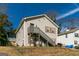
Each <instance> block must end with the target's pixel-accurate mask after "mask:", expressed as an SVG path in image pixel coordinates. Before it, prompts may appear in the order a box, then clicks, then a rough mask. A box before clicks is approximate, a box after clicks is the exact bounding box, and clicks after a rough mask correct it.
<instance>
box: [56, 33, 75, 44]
mask: <svg viewBox="0 0 79 59" xmlns="http://www.w3.org/2000/svg"><path fill="white" fill-rule="evenodd" d="M74 39H75V37H74V33H70V34H67V38H66V35H61V36H58V37H57V43H62V44H63V45H74Z"/></svg>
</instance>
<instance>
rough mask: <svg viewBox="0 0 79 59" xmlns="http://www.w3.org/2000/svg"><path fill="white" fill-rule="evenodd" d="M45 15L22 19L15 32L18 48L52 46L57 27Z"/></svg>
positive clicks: (54, 41)
mask: <svg viewBox="0 0 79 59" xmlns="http://www.w3.org/2000/svg"><path fill="white" fill-rule="evenodd" d="M53 20H54V17H53V19H50V18H49V17H48V16H47V15H46V14H42V15H36V16H31V17H25V18H23V20H22V22H21V23H20V25H19V28H18V29H17V31H16V44H17V45H18V46H54V45H55V44H56V39H57V36H58V27H59V26H58V25H57V24H56V23H55V22H54V21H53Z"/></svg>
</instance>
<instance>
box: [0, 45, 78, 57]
mask: <svg viewBox="0 0 79 59" xmlns="http://www.w3.org/2000/svg"><path fill="white" fill-rule="evenodd" d="M0 53H6V54H8V55H9V56H79V50H76V49H68V48H59V47H2V46H0Z"/></svg>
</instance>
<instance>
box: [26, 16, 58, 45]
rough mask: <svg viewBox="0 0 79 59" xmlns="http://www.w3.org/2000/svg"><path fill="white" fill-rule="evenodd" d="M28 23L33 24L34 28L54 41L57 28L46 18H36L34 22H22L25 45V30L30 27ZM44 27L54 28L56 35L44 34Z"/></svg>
mask: <svg viewBox="0 0 79 59" xmlns="http://www.w3.org/2000/svg"><path fill="white" fill-rule="evenodd" d="M30 23H33V24H34V26H37V27H39V28H40V29H41V30H42V31H43V32H44V33H45V34H47V35H48V36H49V37H50V38H51V39H56V38H57V33H58V28H57V27H56V26H55V25H53V24H52V23H51V22H50V21H49V20H48V19H47V18H45V17H42V18H38V19H34V20H30V21H27V22H24V24H25V25H24V38H25V45H26V44H27V43H28V30H27V29H28V27H29V26H30ZM45 26H49V27H52V28H55V31H56V34H53V33H47V32H45ZM26 46H27V45H26Z"/></svg>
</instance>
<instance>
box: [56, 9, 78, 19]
mask: <svg viewBox="0 0 79 59" xmlns="http://www.w3.org/2000/svg"><path fill="white" fill-rule="evenodd" d="M76 12H79V8H76V9H74V10H71V11H69V12H68V13H65V14H63V15H60V16H58V17H57V18H56V19H57V20H59V19H62V18H65V17H67V16H69V15H72V14H74V13H76Z"/></svg>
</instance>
